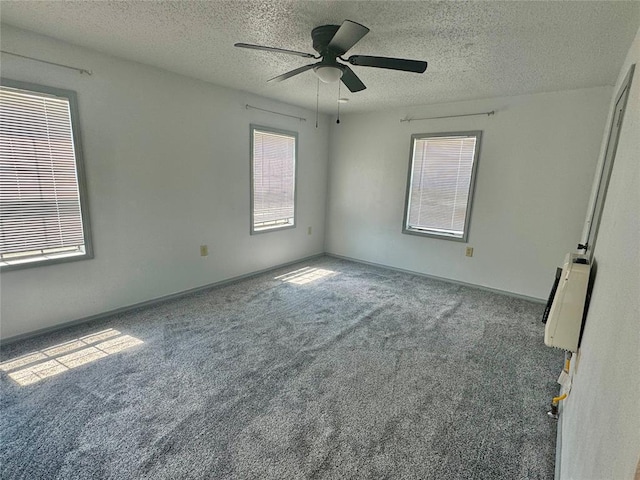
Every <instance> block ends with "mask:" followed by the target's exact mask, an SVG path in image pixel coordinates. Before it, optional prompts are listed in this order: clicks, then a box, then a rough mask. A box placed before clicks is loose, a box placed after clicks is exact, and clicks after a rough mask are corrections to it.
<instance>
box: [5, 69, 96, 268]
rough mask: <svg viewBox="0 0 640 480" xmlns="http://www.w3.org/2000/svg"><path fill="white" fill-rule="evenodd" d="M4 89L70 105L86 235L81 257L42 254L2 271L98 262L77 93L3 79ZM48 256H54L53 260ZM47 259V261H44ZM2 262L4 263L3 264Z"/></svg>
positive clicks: (8, 266)
mask: <svg viewBox="0 0 640 480" xmlns="http://www.w3.org/2000/svg"><path fill="white" fill-rule="evenodd" d="M0 86H3V87H8V88H15V89H18V90H25V91H29V92H33V93H41V94H44V95H49V96H54V97H64V98H66V99H67V100H68V101H69V116H70V120H71V133H72V136H73V145H74V155H75V164H76V178H77V180H78V196H79V200H80V217H81V219H82V230H83V232H82V234H83V240H84V250H85V251H84V253H83V254H80V255H70V256H69V255H67V256H63V255H64V254H60V256H56V255H55V254H42V257H34V260H32V261H21V262H19V263H14V264H8V265H1V264H0V270H1V271H3V272H6V271H11V270H21V269H25V268H34V267H44V266H48V265H56V264H60V263H67V262H77V261H80V260H90V259H92V258H94V251H93V243H92V235H91V223H90V221H89V217H90V215H89V198H88V194H87V179H86V173H85V165H84V155H83V149H82V139H81V134H80V120H79V119H80V114H79V110H78V99H77V94H76V92H75V91H73V90H66V89H62V88H56V87H50V86H47V85H40V84H36V83H30V82H23V81H19V80H12V79H9V78H4V77H0ZM47 255H51V257H50V258H48V257H47ZM43 257H44V258H43ZM0 262H1V260H0Z"/></svg>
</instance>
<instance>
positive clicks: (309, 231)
mask: <svg viewBox="0 0 640 480" xmlns="http://www.w3.org/2000/svg"><path fill="white" fill-rule="evenodd" d="M307 235H311V227H307Z"/></svg>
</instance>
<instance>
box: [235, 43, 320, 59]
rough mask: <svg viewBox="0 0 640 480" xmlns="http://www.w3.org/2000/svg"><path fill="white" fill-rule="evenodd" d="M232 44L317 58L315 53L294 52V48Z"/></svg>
mask: <svg viewBox="0 0 640 480" xmlns="http://www.w3.org/2000/svg"><path fill="white" fill-rule="evenodd" d="M233 46H234V47H240V48H251V49H253V50H264V51H267V52H276V53H287V54H289V55H298V56H299V57H305V58H317V57H316V56H315V55H311V54H310V53H305V52H296V51H295V50H285V49H284V48H275V47H265V46H264V45H252V44H250V43H236V44H234V45H233Z"/></svg>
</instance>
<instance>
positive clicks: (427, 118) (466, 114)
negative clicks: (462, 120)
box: [400, 110, 496, 122]
mask: <svg viewBox="0 0 640 480" xmlns="http://www.w3.org/2000/svg"><path fill="white" fill-rule="evenodd" d="M495 113H496V111H495V110H491V111H490V112H479V113H463V114H462V115H443V116H441V117H425V118H408V117H405V118H401V119H400V122H414V121H416V120H437V119H439V118H455V117H474V116H476V115H486V116H487V117H490V116H491V115H495Z"/></svg>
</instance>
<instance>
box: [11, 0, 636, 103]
mask: <svg viewBox="0 0 640 480" xmlns="http://www.w3.org/2000/svg"><path fill="white" fill-rule="evenodd" d="M639 18H640V2H624V1H623V2H609V1H605V2H378V1H367V2H355V1H353V2H351V1H350V2H288V1H287V2H285V1H278V2H276V1H260V2H256V1H246V2H244V1H232V2H222V1H220V2H219V1H215V2H139V1H132V2H73V1H72V2H49V1H47V2H22V1H21V2H6V1H5V2H3V4H2V21H3V22H5V23H7V24H11V25H14V26H17V27H21V28H25V29H28V30H33V31H35V32H38V33H41V34H44V35H49V36H52V37H55V38H58V39H60V40H65V41H68V42H70V43H74V44H78V45H82V46H86V47H89V48H93V49H95V50H98V51H101V52H104V53H108V54H112V55H116V56H120V57H123V58H126V59H130V60H134V61H137V62H141V63H146V64H149V65H153V66H157V67H161V68H164V69H167V70H171V71H174V72H178V73H182V74H185V75H188V76H192V77H195V78H198V79H201V80H205V81H209V82H212V83H215V84H219V85H223V86H229V87H233V88H236V89H239V90H245V91H249V92H252V93H256V94H259V95H264V96H266V97H270V98H273V99H276V100H280V101H283V102H287V103H291V104H295V105H299V106H302V107H306V108H315V100H316V78H315V76H314V75H313V73H312V72H306V73H304V74H302V75H299V76H297V77H295V78H292V79H289V80H287V81H286V82H282V83H279V84H267V83H266V82H267V80H268V79H269V78H272V77H274V76H276V75H279V74H281V73H284V72H286V71H289V70H292V69H294V68H297V67H300V66H302V65H305V64H306V63H309V62H308V60H309V59H304V58H300V57H296V56H289V55H283V54H275V53H269V52H261V51H249V50H241V49H238V48H235V47H233V44H234V43H235V42H246V43H258V44H264V45H268V46H274V47H280V48H287V49H293V50H300V51H308V52H310V53H314V52H313V49H312V47H311V30H312V29H313V28H314V27H316V26H318V25H324V24H340V23H341V22H342V21H343V20H344V19H350V20H353V21H356V22H359V23H362V24H364V25H366V26H367V27H369V28H370V29H371V32H370V33H369V34H368V35H367V36H366V37H365V38H363V39H362V40H361V41H360V42H359V43H358V44H357V45H356V46H355V47H354V48H353V49H352V50H351V51H350V52H349V54H361V55H380V56H393V57H401V58H413V59H418V60H427V61H428V62H429V68H428V69H427V72H426V73H425V74H423V75H418V74H412V73H403V72H393V71H389V70H381V69H376V68H367V67H354V70H355V71H356V73H357V74H358V75H359V76H360V77H361V79H362V80H363V82H364V83H365V84H366V85H367V87H368V88H367V90H365V91H363V92H359V93H357V94H350V93H349V92H348V90H347V89H346V88H345V87H342V90H341V92H342V94H343V96H347V97H350V99H351V101H350V102H349V104H348V105H346V106H344V107H343V108H342V110H343V111H344V112H347V113H348V112H355V111H364V110H381V109H384V108H389V107H398V106H408V105H421V104H433V103H442V102H451V101H460V100H469V99H477V98H487V97H498V96H507V95H519V94H525V93H537V92H548V91H557V90H565V89H574V88H583V87H593V86H601V85H609V84H613V83H614V82H615V80H616V73H617V72H618V71H619V69H620V65H621V64H622V61H623V60H624V58H623V56H624V52H625V51H626V50H627V48H628V46H629V45H630V43H631V41H632V39H633V36H634V34H635V31H636V30H637V25H638V21H639ZM8 47H13V48H15V51H16V52H17V53H22V54H31V55H34V56H37V55H36V54H37V52H25V51H20V45H15V46H11V45H4V44H3V49H9V48H8ZM47 60H51V61H63V60H64V59H63V58H47ZM83 67H84V68H89V69H90V68H91V65H86V66H83ZM98 73H99V72H97V74H98ZM337 90H338V88H337V86H336V85H324V84H323V85H321V97H320V106H321V109H322V110H324V111H328V112H333V111H334V110H335V103H336V99H337V96H338V91H337Z"/></svg>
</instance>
